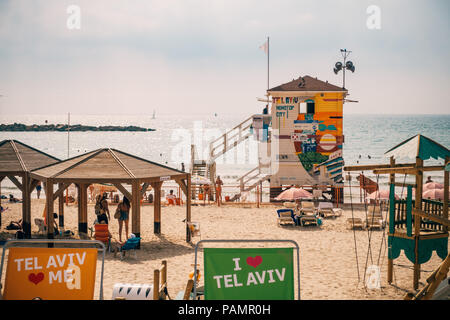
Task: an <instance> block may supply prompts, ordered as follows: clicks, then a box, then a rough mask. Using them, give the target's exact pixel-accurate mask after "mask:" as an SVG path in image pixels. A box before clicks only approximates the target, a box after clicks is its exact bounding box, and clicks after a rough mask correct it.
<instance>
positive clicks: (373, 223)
mask: <svg viewBox="0 0 450 320" xmlns="http://www.w3.org/2000/svg"><path fill="white" fill-rule="evenodd" d="M366 227H367V228H368V229H380V230H381V229H383V228H384V227H385V221H384V220H383V216H382V215H381V213H380V214H378V213H376V214H371V213H369V214H368V215H367V218H366Z"/></svg>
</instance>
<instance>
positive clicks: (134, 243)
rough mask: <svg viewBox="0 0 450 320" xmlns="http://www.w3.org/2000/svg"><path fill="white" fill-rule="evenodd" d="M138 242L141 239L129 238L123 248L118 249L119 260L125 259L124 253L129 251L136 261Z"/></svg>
mask: <svg viewBox="0 0 450 320" xmlns="http://www.w3.org/2000/svg"><path fill="white" fill-rule="evenodd" d="M140 241H141V238H139V237H134V238H129V239H128V240H127V242H125V243H124V244H123V246H121V247H120V248H119V253H120V260H123V259H125V253H126V251H130V253H131V252H133V253H134V258H135V259H137V255H136V249H137V247H138V246H139V243H140Z"/></svg>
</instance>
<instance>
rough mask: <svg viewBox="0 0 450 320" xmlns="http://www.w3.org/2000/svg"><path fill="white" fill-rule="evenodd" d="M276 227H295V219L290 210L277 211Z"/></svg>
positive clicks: (292, 211)
mask: <svg viewBox="0 0 450 320" xmlns="http://www.w3.org/2000/svg"><path fill="white" fill-rule="evenodd" d="M277 214H278V225H279V226H281V225H294V226H295V225H297V219H296V218H295V215H294V210H292V209H278V210H277Z"/></svg>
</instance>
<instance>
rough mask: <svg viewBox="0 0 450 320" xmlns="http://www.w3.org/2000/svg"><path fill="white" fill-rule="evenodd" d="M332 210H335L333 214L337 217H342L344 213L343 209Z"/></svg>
mask: <svg viewBox="0 0 450 320" xmlns="http://www.w3.org/2000/svg"><path fill="white" fill-rule="evenodd" d="M332 210H333V213H334V216H335V217H340V216H342V212H343V211H344V210H342V209H341V208H333V209H332Z"/></svg>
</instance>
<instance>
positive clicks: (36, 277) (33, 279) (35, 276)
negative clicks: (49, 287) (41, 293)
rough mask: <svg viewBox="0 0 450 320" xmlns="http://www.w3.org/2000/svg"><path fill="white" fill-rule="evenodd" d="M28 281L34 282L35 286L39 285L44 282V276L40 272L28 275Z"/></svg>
mask: <svg viewBox="0 0 450 320" xmlns="http://www.w3.org/2000/svg"><path fill="white" fill-rule="evenodd" d="M28 280H29V281H31V282H33V283H34V284H38V283H39V282H41V281H42V280H44V274H43V273H42V272H39V273H38V274H34V273H30V274H29V275H28Z"/></svg>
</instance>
